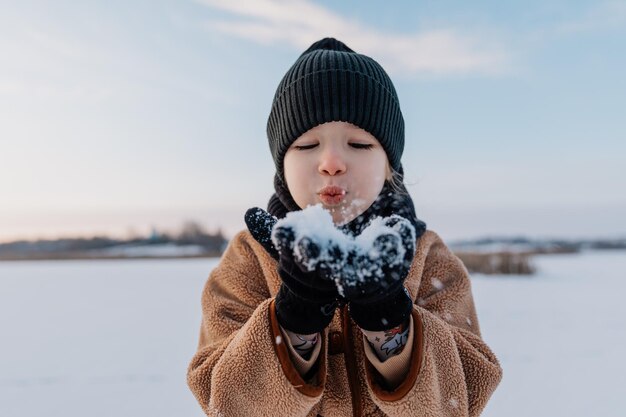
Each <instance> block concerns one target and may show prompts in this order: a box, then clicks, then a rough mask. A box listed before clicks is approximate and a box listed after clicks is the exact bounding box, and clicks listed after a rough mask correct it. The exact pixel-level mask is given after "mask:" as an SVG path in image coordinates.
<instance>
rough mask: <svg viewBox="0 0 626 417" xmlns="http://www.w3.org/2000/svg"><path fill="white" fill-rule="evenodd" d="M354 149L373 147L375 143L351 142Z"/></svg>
mask: <svg viewBox="0 0 626 417" xmlns="http://www.w3.org/2000/svg"><path fill="white" fill-rule="evenodd" d="M350 146H352V147H353V148H354V149H372V148H373V147H374V145H372V144H370V143H350Z"/></svg>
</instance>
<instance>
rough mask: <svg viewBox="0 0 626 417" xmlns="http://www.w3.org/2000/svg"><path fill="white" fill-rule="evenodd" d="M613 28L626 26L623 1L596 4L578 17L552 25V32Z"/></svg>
mask: <svg viewBox="0 0 626 417" xmlns="http://www.w3.org/2000/svg"><path fill="white" fill-rule="evenodd" d="M615 28H626V2H625V1H608V2H604V3H599V4H596V5H594V7H593V8H591V9H589V10H587V11H586V12H585V13H584V14H583V15H582V16H581V17H579V18H578V19H573V20H570V21H566V22H562V23H559V24H557V25H556V26H555V27H554V33H556V34H562V35H569V34H576V33H585V32H592V31H598V30H611V29H615Z"/></svg>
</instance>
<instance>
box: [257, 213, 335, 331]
mask: <svg viewBox="0 0 626 417" xmlns="http://www.w3.org/2000/svg"><path fill="white" fill-rule="evenodd" d="M245 220H246V224H247V226H248V229H249V230H250V233H251V234H252V236H253V237H254V238H255V239H256V240H257V241H258V242H259V243H261V245H263V247H264V248H266V250H268V252H270V254H272V253H273V254H275V255H276V257H277V259H278V274H279V276H280V278H281V280H282V283H281V286H280V288H279V290H278V294H277V295H276V301H275V306H276V316H277V318H278V322H279V323H280V325H281V326H282V327H283V328H285V329H287V330H290V331H292V332H294V333H298V334H312V333H317V332H319V331H321V330H323V329H324V328H325V327H326V326H328V325H329V324H330V322H331V320H332V318H333V315H334V313H335V308H336V307H337V304H338V301H337V297H338V294H337V287H336V286H335V283H334V281H333V280H332V278H330V277H331V276H332V274H333V271H335V270H336V269H337V268H338V265H340V262H330V260H332V259H340V258H341V257H342V256H343V257H344V258H345V254H344V253H343V252H342V251H341V250H340V249H339V248H338V245H332V244H328V242H321V241H320V240H319V238H316V237H314V236H298V237H296V233H295V231H294V229H293V228H292V227H290V226H286V225H281V224H278V225H276V223H277V219H276V218H274V217H272V216H271V215H270V214H269V213H267V212H266V211H265V210H262V209H260V208H254V209H250V210H248V212H247V213H246V216H245ZM268 237H270V238H271V240H270V239H268ZM323 243H326V244H323ZM273 256H274V255H273Z"/></svg>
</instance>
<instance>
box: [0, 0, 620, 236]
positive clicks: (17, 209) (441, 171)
mask: <svg viewBox="0 0 626 417" xmlns="http://www.w3.org/2000/svg"><path fill="white" fill-rule="evenodd" d="M386 6H387V7H381V6H380V2H374V1H366V2H363V1H359V2H356V1H345V2H331V1H317V2H311V1H294V2H286V3H285V2H280V1H271V0H257V1H213V0H204V1H173V0H172V1H134V2H126V3H120V2H116V3H111V2H95V1H91V2H78V1H74V2H68V1H58V2H54V3H50V2H32V1H23V2H11V3H9V4H6V3H4V2H3V3H2V4H0V9H1V13H0V56H1V57H2V65H1V66H0V170H1V171H0V174H1V175H0V201H1V202H0V241H5V240H11V239H15V238H21V237H27V238H32V237H39V236H57V235H90V234H93V233H108V234H117V235H124V234H128V233H131V232H144V231H146V230H149V229H150V228H151V227H159V228H163V229H168V228H175V227H176V226H178V225H180V224H181V223H182V221H183V220H185V219H195V220H198V221H200V222H202V223H204V224H205V225H206V226H208V227H209V228H210V229H215V228H218V227H222V228H223V229H224V230H225V231H226V232H227V233H228V234H232V233H234V232H236V230H238V229H239V228H241V227H243V221H242V217H243V213H244V212H245V210H246V209H247V208H248V207H250V206H264V205H265V204H266V202H267V200H268V198H269V195H270V193H271V192H272V183H271V180H272V175H273V164H272V160H271V157H270V153H269V149H268V146H267V139H266V136H265V123H266V120H267V115H268V113H269V109H270V105H271V99H272V97H273V94H274V91H275V88H276V86H277V85H278V82H279V81H280V79H281V78H282V76H283V74H284V73H285V71H286V70H287V69H288V68H289V66H290V65H291V64H292V63H293V62H294V61H295V59H296V58H297V57H298V55H299V54H300V53H301V52H302V51H303V50H304V49H305V48H306V47H307V46H308V45H309V44H310V43H312V42H314V41H315V40H317V39H319V38H322V37H324V36H335V37H337V38H339V39H340V40H343V41H345V42H346V43H347V44H348V45H349V46H351V47H352V48H353V49H355V50H357V51H358V52H361V53H364V54H367V55H370V56H372V57H373V58H375V59H376V60H377V61H378V62H380V63H381V64H382V65H383V66H384V67H385V68H386V69H387V70H388V72H389V73H390V75H391V77H392V79H393V80H394V83H395V85H396V89H397V90H398V95H399V98H400V103H401V106H402V110H403V114H404V118H405V122H406V135H407V136H406V148H405V153H404V156H403V163H404V166H405V171H406V177H407V180H408V182H409V183H410V184H412V185H411V186H410V187H409V190H410V192H411V194H412V196H413V198H414V200H415V203H416V207H417V210H418V215H420V216H421V217H422V218H423V219H424V220H425V221H426V222H427V223H428V224H429V226H430V227H431V228H432V229H433V230H435V231H438V232H440V234H442V236H443V237H444V238H465V237H473V236H482V235H494V234H500V235H511V234H525V235H529V236H564V237H574V236H620V235H624V234H626V222H624V220H623V214H624V213H626V192H624V191H623V190H624V189H625V188H626V187H625V185H626V181H625V180H626V168H625V166H626V164H625V163H624V160H625V157H624V155H626V140H625V139H626V137H625V136H626V123H625V121H624V120H625V117H624V116H625V114H624V113H625V110H624V109H625V108H626V99H625V97H626V82H625V81H624V76H623V74H624V73H626V2H625V1H600V2H596V1H529V2H496V1H482V2H471V3H468V2H460V1H459V2H451V1H437V2H435V1H397V2H391V3H387V4H386Z"/></svg>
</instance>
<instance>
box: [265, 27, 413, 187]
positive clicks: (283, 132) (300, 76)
mask: <svg viewBox="0 0 626 417" xmlns="http://www.w3.org/2000/svg"><path fill="white" fill-rule="evenodd" d="M333 121H343V122H349V123H352V124H353V125H355V126H358V127H360V128H361V129H363V130H366V131H367V132H369V133H371V134H372V135H373V136H374V137H375V138H376V139H378V141H379V142H380V143H381V145H382V146H383V148H384V149H385V152H386V153H387V158H388V159H389V163H390V165H391V167H392V168H393V169H395V170H396V171H399V170H400V158H401V157H402V151H403V150H404V119H403V118H402V112H401V111H400V104H399V102H398V96H397V94H396V90H395V88H394V87H393V83H392V82H391V79H390V78H389V76H388V75H387V73H386V72H385V70H384V69H383V68H382V67H381V66H380V65H379V64H378V63H377V62H376V61H374V60H373V59H372V58H370V57H368V56H365V55H361V54H358V53H356V52H354V51H353V50H352V49H350V48H348V46H346V45H345V44H344V43H342V42H340V41H338V40H336V39H333V38H324V39H322V40H320V41H317V42H315V43H314V44H313V45H311V46H310V47H309V49H307V50H306V51H304V53H303V54H302V55H300V57H299V58H298V59H297V60H296V62H295V63H294V64H293V65H292V66H291V68H289V70H288V71H287V73H286V74H285V76H284V77H283V79H282V80H281V82H280V84H279V85H278V89H277V90H276V94H275V95H274V101H273V102H272V110H271V112H270V115H269V118H268V121H267V137H268V140H269V144H270V150H271V152H272V157H273V158H274V163H275V164H276V174H277V176H278V178H280V179H281V180H283V181H284V178H283V159H284V157H285V153H286V152H287V149H289V147H290V146H291V144H292V143H293V142H294V141H295V140H296V139H297V138H299V137H300V136H301V135H302V134H303V133H305V132H306V131H308V130H310V129H312V128H314V127H315V126H317V125H320V124H322V123H326V122H333Z"/></svg>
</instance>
